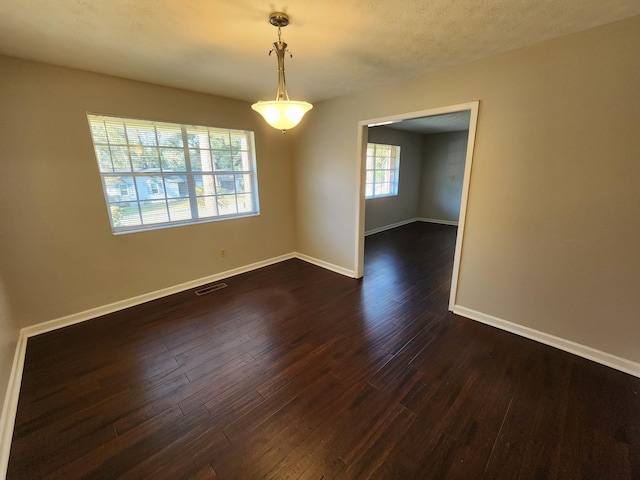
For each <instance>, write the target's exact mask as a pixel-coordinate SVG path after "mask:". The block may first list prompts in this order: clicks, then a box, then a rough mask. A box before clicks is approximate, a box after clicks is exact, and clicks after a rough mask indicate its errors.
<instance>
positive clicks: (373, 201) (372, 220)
mask: <svg viewBox="0 0 640 480" xmlns="http://www.w3.org/2000/svg"><path fill="white" fill-rule="evenodd" d="M369 142H372V143H383V144H387V145H400V177H399V180H398V195H395V196H392V197H381V198H370V199H368V200H367V201H366V217H365V224H364V225H365V230H366V231H369V230H374V229H376V228H380V227H384V226H387V225H392V224H394V223H398V222H402V221H403V220H408V219H411V218H415V217H416V216H417V214H418V196H419V193H420V169H421V165H422V135H419V134H416V133H411V132H405V131H402V130H394V129H392V128H386V127H372V128H369Z"/></svg>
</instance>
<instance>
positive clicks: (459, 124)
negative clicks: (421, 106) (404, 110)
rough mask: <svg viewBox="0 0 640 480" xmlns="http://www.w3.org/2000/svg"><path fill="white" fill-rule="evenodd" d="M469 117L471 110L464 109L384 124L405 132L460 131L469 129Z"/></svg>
mask: <svg viewBox="0 0 640 480" xmlns="http://www.w3.org/2000/svg"><path fill="white" fill-rule="evenodd" d="M470 119H471V112H470V111H469V110H465V111H462V112H455V113H445V114H442V115H432V116H430V117H420V118H412V119H410V120H402V121H399V122H395V123H392V124H389V125H385V126H386V127H387V128H393V129H395V130H404V131H407V132H413V133H421V134H423V135H426V134H430V133H444V132H461V131H464V130H469V121H470ZM373 128H378V127H373Z"/></svg>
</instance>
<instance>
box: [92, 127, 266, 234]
mask: <svg viewBox="0 0 640 480" xmlns="http://www.w3.org/2000/svg"><path fill="white" fill-rule="evenodd" d="M87 117H88V119H89V126H90V128H91V136H92V138H93V145H94V147H95V154H96V160H97V162H98V168H99V170H100V177H101V179H102V186H103V189H104V196H105V201H106V203H107V210H108V213H109V219H110V221H111V229H112V231H113V233H126V232H133V231H141V230H151V229H156V228H165V227H172V226H177V225H185V224H192V223H199V222H209V221H214V220H222V219H228V218H236V217H245V216H249V215H258V214H259V213H260V210H259V207H258V182H257V178H256V160H255V146H254V138H253V132H251V131H248V130H230V129H225V128H213V127H205V126H195V125H180V124H177V123H165V122H154V121H145V120H134V119H128V118H117V117H110V116H103V115H87Z"/></svg>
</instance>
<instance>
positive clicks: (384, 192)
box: [365, 143, 400, 198]
mask: <svg viewBox="0 0 640 480" xmlns="http://www.w3.org/2000/svg"><path fill="white" fill-rule="evenodd" d="M366 162H367V163H366V182H365V197H366V198H375V197H388V196H392V195H397V194H398V179H399V177H400V175H399V173H400V147H399V146H398V145H382V144H379V143H367V159H366Z"/></svg>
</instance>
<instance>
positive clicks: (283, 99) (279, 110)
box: [251, 12, 313, 133]
mask: <svg viewBox="0 0 640 480" xmlns="http://www.w3.org/2000/svg"><path fill="white" fill-rule="evenodd" d="M269 23H270V24H271V25H273V26H274V27H278V41H277V42H274V43H273V49H272V50H271V51H270V52H269V55H271V53H272V52H276V56H277V57H278V91H277V93H276V99H275V100H272V101H264V102H263V101H259V102H257V103H254V104H253V105H251V108H253V109H254V110H255V111H256V112H258V113H259V114H260V115H262V116H263V117H264V119H265V120H266V121H267V123H268V124H269V125H271V126H272V127H273V128H277V129H278V130H282V133H284V132H285V131H286V130H289V129H290V128H293V127H295V126H296V125H298V123H300V120H302V117H304V114H305V113H307V112H308V111H309V110H311V109H312V108H313V105H311V104H310V103H308V102H299V101H295V100H289V92H287V81H286V80H285V77H284V55H285V53H289V56H292V55H291V52H289V51H288V50H287V44H286V43H285V42H283V41H282V31H281V29H282V27H286V26H287V25H289V17H288V16H287V14H286V13H282V12H273V13H272V14H271V15H269Z"/></svg>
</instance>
